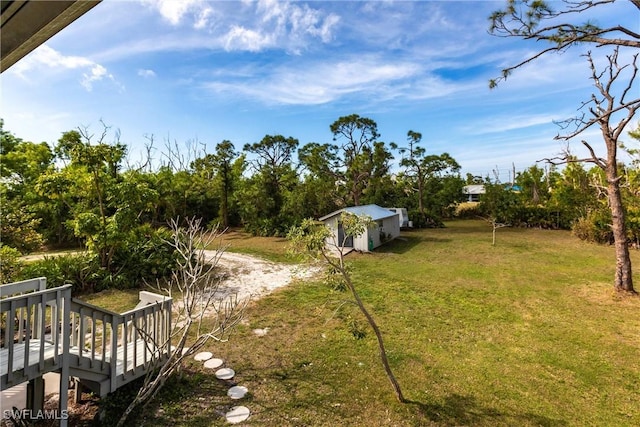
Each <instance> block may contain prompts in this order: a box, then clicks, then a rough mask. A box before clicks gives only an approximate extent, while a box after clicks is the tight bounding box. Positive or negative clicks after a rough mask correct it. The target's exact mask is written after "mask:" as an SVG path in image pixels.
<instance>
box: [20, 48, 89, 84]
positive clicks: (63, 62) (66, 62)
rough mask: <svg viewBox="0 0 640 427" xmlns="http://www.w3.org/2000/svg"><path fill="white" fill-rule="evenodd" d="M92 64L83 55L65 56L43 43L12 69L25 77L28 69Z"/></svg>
mask: <svg viewBox="0 0 640 427" xmlns="http://www.w3.org/2000/svg"><path fill="white" fill-rule="evenodd" d="M92 65H94V63H93V61H91V60H90V59H87V58H83V57H81V56H64V55H62V54H61V53H60V52H58V51H56V50H54V49H52V48H50V47H49V46H47V45H42V46H40V47H39V48H37V49H36V50H34V51H33V52H31V53H30V54H29V55H27V56H26V57H25V58H23V59H22V60H21V61H19V62H17V63H16V64H15V65H14V66H13V67H12V68H11V71H12V72H15V73H16V74H18V75H19V76H20V77H23V78H24V77H25V74H26V73H27V72H28V71H31V70H34V69H37V68H42V67H46V68H68V69H75V68H86V67H91V66H92Z"/></svg>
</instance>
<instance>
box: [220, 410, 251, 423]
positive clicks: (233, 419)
mask: <svg viewBox="0 0 640 427" xmlns="http://www.w3.org/2000/svg"><path fill="white" fill-rule="evenodd" d="M249 415H251V411H249V408H247V407H246V406H234V407H233V408H231V410H230V411H229V412H227V414H226V415H225V418H226V419H227V422H229V423H231V424H238V423H241V422H243V421H244V420H246V419H247V418H249Z"/></svg>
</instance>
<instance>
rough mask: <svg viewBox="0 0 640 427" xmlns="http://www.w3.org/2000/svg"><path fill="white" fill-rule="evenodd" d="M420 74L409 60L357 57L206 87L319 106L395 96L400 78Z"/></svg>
mask: <svg viewBox="0 0 640 427" xmlns="http://www.w3.org/2000/svg"><path fill="white" fill-rule="evenodd" d="M418 73H419V67H418V66H416V65H415V64H411V63H401V62H399V63H395V64H387V63H379V62H377V61H376V59H375V58H356V59H350V60H345V61H340V62H335V63H327V62H321V63H315V64H306V65H305V66H304V67H300V68H285V67H282V68H280V69H278V70H275V71H274V73H273V74H270V75H268V76H266V77H257V78H246V77H245V78H242V79H241V80H237V81H236V80H230V81H222V80H218V81H214V82H209V83H207V84H205V87H206V88H208V89H209V90H211V91H213V92H216V93H229V94H236V95H237V94H243V95H245V96H247V97H250V98H256V99H258V100H259V101H261V102H263V103H266V104H272V103H279V104H290V105H318V104H324V103H328V102H331V101H335V100H337V99H339V98H341V97H343V96H346V95H349V94H365V93H366V94H368V96H370V97H371V98H375V99H376V100H378V101H379V100H381V99H391V98H393V97H395V96H397V95H398V93H397V89H398V88H399V87H400V86H402V85H404V83H403V80H404V79H407V78H411V77H413V76H415V75H416V74H418Z"/></svg>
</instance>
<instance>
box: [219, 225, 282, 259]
mask: <svg viewBox="0 0 640 427" xmlns="http://www.w3.org/2000/svg"><path fill="white" fill-rule="evenodd" d="M214 244H215V245H216V246H218V245H221V246H223V247H226V250H227V251H229V252H237V253H242V254H247V255H253V256H257V257H260V258H264V259H267V260H269V261H275V262H293V260H292V257H291V256H290V255H289V254H287V249H288V246H287V239H285V238H284V237H255V236H252V235H251V234H249V233H245V232H244V231H241V230H239V229H232V230H227V231H226V232H225V233H224V234H222V238H221V241H220V242H218V241H216V242H214ZM210 249H216V247H214V248H210Z"/></svg>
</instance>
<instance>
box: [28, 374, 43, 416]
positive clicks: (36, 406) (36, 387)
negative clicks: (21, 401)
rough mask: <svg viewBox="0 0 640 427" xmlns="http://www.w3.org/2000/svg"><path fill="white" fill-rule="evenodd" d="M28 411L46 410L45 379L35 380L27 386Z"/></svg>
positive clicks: (38, 378)
mask: <svg viewBox="0 0 640 427" xmlns="http://www.w3.org/2000/svg"><path fill="white" fill-rule="evenodd" d="M27 409H31V410H32V411H42V410H43V409H44V378H42V377H37V378H34V379H32V380H31V381H29V383H28V384H27Z"/></svg>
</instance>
